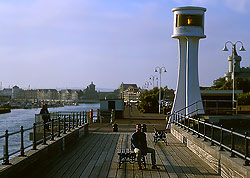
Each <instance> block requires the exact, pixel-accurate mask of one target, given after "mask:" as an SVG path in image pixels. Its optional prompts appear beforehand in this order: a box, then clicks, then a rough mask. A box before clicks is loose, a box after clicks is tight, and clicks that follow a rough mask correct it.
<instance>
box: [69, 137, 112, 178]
mask: <svg viewBox="0 0 250 178" xmlns="http://www.w3.org/2000/svg"><path fill="white" fill-rule="evenodd" d="M109 138H110V134H103V135H102V138H101V139H100V141H101V142H100V143H99V144H96V146H95V147H94V148H93V149H92V150H91V152H90V153H89V154H88V155H87V156H86V157H84V158H83V160H82V162H81V164H80V166H79V167H78V169H77V170H76V171H75V172H74V174H73V175H71V177H88V176H89V175H90V173H91V171H92V169H93V167H94V165H95V163H96V161H97V160H98V158H99V156H100V154H101V152H102V150H103V148H104V146H105V145H106V143H107V141H108V140H109Z"/></svg>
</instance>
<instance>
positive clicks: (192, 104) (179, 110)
mask: <svg viewBox="0 0 250 178" xmlns="http://www.w3.org/2000/svg"><path fill="white" fill-rule="evenodd" d="M199 102H202V100H198V101H195V102H194V103H192V104H190V105H188V106H186V107H184V108H182V109H180V110H178V111H175V112H180V111H182V110H184V109H187V108H189V107H191V106H193V105H194V104H196V103H199Z"/></svg>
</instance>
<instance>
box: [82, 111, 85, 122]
mask: <svg viewBox="0 0 250 178" xmlns="http://www.w3.org/2000/svg"><path fill="white" fill-rule="evenodd" d="M84 116H85V112H84V111H83V112H82V123H83V124H85V123H86V121H85V117H84Z"/></svg>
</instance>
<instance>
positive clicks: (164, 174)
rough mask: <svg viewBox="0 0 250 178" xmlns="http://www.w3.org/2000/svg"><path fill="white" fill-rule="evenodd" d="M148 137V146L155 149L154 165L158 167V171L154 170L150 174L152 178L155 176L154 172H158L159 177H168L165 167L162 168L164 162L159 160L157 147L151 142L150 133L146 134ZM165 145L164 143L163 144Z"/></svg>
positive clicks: (151, 135)
mask: <svg viewBox="0 0 250 178" xmlns="http://www.w3.org/2000/svg"><path fill="white" fill-rule="evenodd" d="M147 137H148V145H149V146H150V147H151V148H154V149H155V157H156V164H157V166H158V167H159V170H155V171H153V173H152V172H151V175H152V177H154V176H156V175H155V172H156V171H157V172H158V175H159V177H164V178H165V177H166V178H167V177H169V175H168V173H167V171H166V169H165V167H164V162H163V161H162V159H161V158H160V154H158V150H157V145H155V144H154V142H153V134H152V133H148V134H147ZM164 144H165V143H164Z"/></svg>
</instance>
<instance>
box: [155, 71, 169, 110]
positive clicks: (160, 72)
mask: <svg viewBox="0 0 250 178" xmlns="http://www.w3.org/2000/svg"><path fill="white" fill-rule="evenodd" d="M157 69H158V70H157ZM162 71H163V72H167V70H166V68H165V67H158V66H157V67H156V68H155V72H159V74H160V87H159V90H160V91H159V114H161V74H162Z"/></svg>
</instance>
